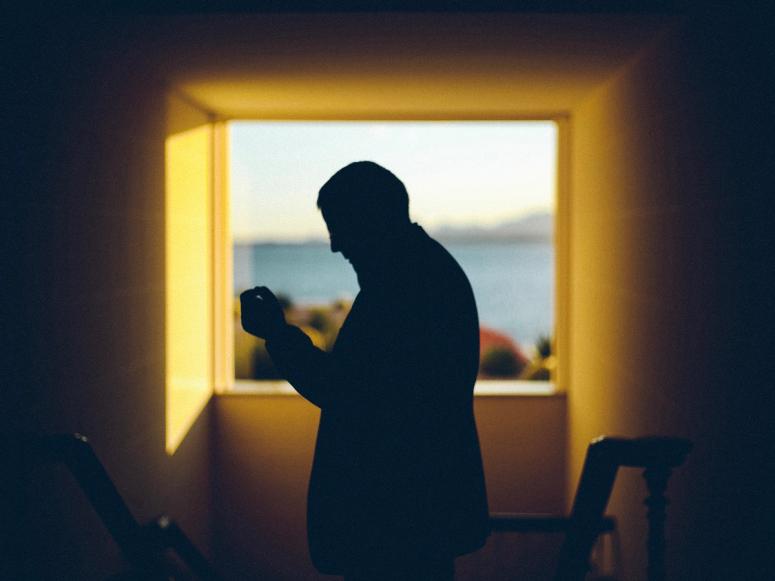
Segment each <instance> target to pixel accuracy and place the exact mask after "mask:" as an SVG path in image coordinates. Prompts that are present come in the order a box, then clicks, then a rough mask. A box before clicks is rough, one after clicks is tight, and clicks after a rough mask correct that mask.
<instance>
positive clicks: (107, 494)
mask: <svg viewBox="0 0 775 581" xmlns="http://www.w3.org/2000/svg"><path fill="white" fill-rule="evenodd" d="M22 448H23V451H24V454H23V456H24V457H25V458H26V461H28V462H36V463H39V462H50V463H54V462H61V463H63V464H64V465H65V466H66V467H67V469H68V470H69V471H70V473H71V474H72V475H73V476H74V477H75V479H76V481H77V482H78V485H79V486H80V488H81V490H82V491H83V492H84V494H85V495H86V497H87V498H88V500H89V502H90V504H91V506H92V507H93V508H94V510H95V512H96V513H97V515H98V516H99V517H100V519H101V520H102V522H103V524H104V525H105V527H106V529H107V530H108V532H109V533H110V535H111V536H112V537H113V539H114V540H115V541H116V544H117V545H118V546H119V548H120V549H121V552H122V553H123V554H124V556H125V558H126V559H127V561H128V563H129V566H130V569H129V570H128V571H126V572H125V573H122V574H120V575H119V576H117V577H116V578H115V579H124V580H129V579H143V580H156V579H159V580H161V579H164V580H165V581H169V580H170V579H190V578H195V579H201V580H203V581H204V580H207V581H215V580H216V579H217V575H216V574H215V571H214V570H213V569H212V567H211V566H210V563H209V562H208V561H207V559H206V558H205V557H204V555H202V553H201V552H200V551H199V549H197V547H196V546H195V545H194V544H193V543H192V542H191V540H190V539H189V538H188V537H187V536H186V535H185V533H184V532H183V531H182V529H181V528H180V527H179V526H178V525H177V524H176V523H175V522H174V521H173V520H172V519H171V518H170V517H168V516H166V515H162V516H160V517H158V518H156V519H154V520H153V521H151V522H149V523H148V524H146V525H140V524H139V523H138V522H137V520H135V518H134V517H133V516H132V513H131V512H130V511H129V508H128V507H127V505H126V503H125V502H124V499H123V498H122V497H121V495H120V494H119V492H118V490H117V489H116V486H115V484H114V483H113V481H112V480H111V478H110V476H109V475H108V473H107V471H106V470H105V467H104V466H103V465H102V462H100V460H99V458H98V457H97V455H96V454H95V453H94V450H93V449H92V447H91V444H90V443H89V440H88V439H87V438H86V437H85V436H82V435H80V434H66V435H53V436H26V437H23V439H22ZM170 551H172V552H173V553H174V555H175V556H176V557H177V558H173V555H170V554H169V552H170Z"/></svg>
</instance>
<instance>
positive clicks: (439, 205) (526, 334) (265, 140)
mask: <svg viewBox="0 0 775 581" xmlns="http://www.w3.org/2000/svg"><path fill="white" fill-rule="evenodd" d="M230 136H231V143H230V164H231V166H230V183H231V208H232V214H231V223H232V228H233V236H234V247H233V250H234V293H235V297H236V296H238V295H239V293H240V292H241V291H242V290H244V289H246V288H249V287H252V286H255V285H258V284H261V285H265V286H268V287H269V288H271V289H273V290H274V291H275V292H276V293H277V294H280V295H282V296H283V298H284V300H286V303H287V305H288V306H287V316H288V318H289V319H290V320H291V321H292V322H294V323H296V324H299V325H300V326H302V327H303V328H304V329H305V331H307V332H308V334H310V336H311V337H312V338H313V341H315V342H316V343H317V344H319V345H320V346H322V347H324V348H330V347H331V345H332V343H333V341H334V339H335V337H336V331H337V329H338V327H339V325H340V324H341V321H342V320H343V318H344V317H345V316H346V313H347V309H348V308H349V304H350V302H351V301H352V299H353V297H354V296H355V295H356V294H357V292H358V285H357V280H356V277H355V274H354V273H353V271H352V269H351V268H350V266H349V264H348V263H347V262H346V261H345V260H344V259H343V258H342V257H341V255H339V254H332V253H331V252H330V250H329V247H328V238H327V232H326V229H325V225H324V223H323V220H322V217H321V216H320V213H319V212H318V210H317V208H316V205H315V202H316V198H317V192H318V189H319V188H320V186H321V185H323V183H325V181H326V180H327V179H328V178H329V177H330V176H331V175H332V174H333V173H334V172H336V171H337V170H338V169H340V168H341V167H343V166H345V165H347V164H348V163H350V162H352V161H358V160H364V159H368V160H372V161H375V162H377V163H379V164H381V165H383V166H385V167H387V168H388V169H390V170H391V171H392V172H393V173H395V174H396V175H397V176H398V177H399V179H401V180H402V181H403V182H404V184H405V185H406V187H407V190H408V191H409V197H410V213H411V217H412V220H413V221H415V222H417V223H419V224H420V225H421V226H423V227H424V228H425V229H426V231H428V232H429V233H430V234H431V236H433V237H434V238H436V239H437V240H439V241H440V242H442V244H444V245H445V246H446V247H447V249H448V250H449V251H450V252H451V253H452V254H453V256H455V258H456V259H457V260H458V262H459V263H460V264H461V266H462V267H463V269H464V270H465V272H466V274H467V275H468V277H469V279H470V281H471V284H472V286H473V289H474V293H475V295H476V299H477V306H478V309H479V318H480V324H481V343H482V352H481V359H482V366H481V369H480V379H487V378H497V379H501V378H510V379H516V378H521V379H544V380H545V379H549V369H550V368H551V367H552V366H553V365H554V358H553V357H551V353H550V352H551V351H552V348H551V343H552V336H553V330H554V304H553V303H554V279H555V276H554V265H555V257H554V254H555V251H554V243H553V226H554V213H555V198H556V196H555V190H556V163H557V129H556V125H555V124H554V123H553V122H551V121H542V122H537V121H530V122H525V121H510V122H472V121H465V122H384V123H381V122H316V123H313V122H239V123H232V124H231V130H230ZM236 314H237V309H236V308H235V316H236ZM276 376H277V375H276V372H275V371H274V369H273V368H272V365H271V360H270V359H269V357H268V356H267V354H266V352H265V351H264V350H263V346H262V343H261V341H260V340H257V339H255V338H253V337H250V336H249V335H247V334H245V333H244V332H243V331H242V330H241V327H240V325H239V322H238V321H236V324H235V377H236V378H237V379H271V378H275V377H276Z"/></svg>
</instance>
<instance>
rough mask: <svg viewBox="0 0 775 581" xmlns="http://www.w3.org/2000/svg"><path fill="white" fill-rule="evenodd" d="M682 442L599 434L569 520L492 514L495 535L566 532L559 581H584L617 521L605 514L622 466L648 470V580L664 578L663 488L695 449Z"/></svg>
mask: <svg viewBox="0 0 775 581" xmlns="http://www.w3.org/2000/svg"><path fill="white" fill-rule="evenodd" d="M691 447H692V444H691V442H690V441H688V440H685V439H681V438H669V437H656V436H652V437H644V438H633V439H627V438H613V437H606V436H601V437H600V438H597V439H595V440H593V441H592V443H590V445H589V448H588V449H587V457H586V459H585V461H584V468H583V470H582V473H581V478H580V480H579V485H578V488H577V489H576V497H575V499H574V501H573V508H572V509H571V513H570V515H568V516H562V515H531V514H511V513H492V514H491V515H490V524H491V526H492V529H493V531H495V532H497V531H501V532H506V531H508V532H564V533H565V537H564V540H563V544H562V547H561V549H560V556H559V563H558V564H557V569H556V571H555V575H554V580H555V581H583V579H584V577H585V576H586V574H587V572H588V571H589V565H590V564H589V558H590V554H591V552H592V548H593V546H594V544H595V541H596V540H597V537H598V535H600V534H601V533H602V532H606V531H611V530H613V529H614V527H615V521H614V520H613V518H611V517H606V516H604V511H605V508H606V505H607V504H608V499H609V498H610V496H611V490H612V489H613V485H614V480H615V479H616V472H617V470H618V469H619V467H620V466H626V467H635V468H645V470H644V472H643V477H644V478H645V480H646V485H647V486H648V490H649V496H648V498H646V501H645V504H646V506H647V507H648V515H647V518H648V527H649V530H648V540H647V550H648V571H647V573H648V579H649V581H663V580H664V578H665V507H666V506H667V499H666V498H665V490H666V488H667V482H668V480H669V478H670V474H671V472H672V470H673V468H676V467H678V466H680V465H681V464H682V463H683V462H684V460H685V458H686V455H687V454H688V452H689V450H690V449H691Z"/></svg>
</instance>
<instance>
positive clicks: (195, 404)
mask: <svg viewBox="0 0 775 581" xmlns="http://www.w3.org/2000/svg"><path fill="white" fill-rule="evenodd" d="M168 107H169V108H168V116H169V117H173V116H174V117H175V121H176V123H174V124H173V123H169V125H170V126H171V127H170V129H169V130H168V135H167V138H166V139H165V144H164V173H165V188H164V190H165V191H164V195H165V210H164V215H165V267H164V269H165V308H164V312H165V353H166V357H165V367H166V381H165V391H166V407H165V410H166V411H165V414H166V449H167V453H169V454H173V453H174V452H175V450H177V448H178V446H179V445H180V443H181V442H182V440H183V438H185V436H186V434H187V433H188V430H189V429H190V428H191V424H192V423H193V422H194V421H195V420H196V418H197V416H198V415H199V414H200V412H201V411H202V409H203V408H204V406H205V405H207V402H208V401H209V399H210V395H212V393H213V375H214V373H213V343H214V341H213V339H214V338H213V222H214V217H213V207H214V206H213V191H212V185H213V127H212V124H210V123H208V119H207V118H206V117H204V116H203V115H202V114H201V113H200V112H198V111H196V110H195V109H194V108H193V107H191V106H190V105H188V104H187V103H186V102H184V101H182V100H181V99H179V98H176V97H175V96H170V97H169V99H168ZM183 111H185V113H183ZM184 115H185V116H187V117H192V118H193V119H192V121H193V120H194V119H197V121H196V122H195V123H194V126H193V127H185V128H184V127H175V126H174V125H178V124H179V122H178V119H179V118H181V117H183V116H184ZM203 117H204V118H203ZM170 121H172V119H170Z"/></svg>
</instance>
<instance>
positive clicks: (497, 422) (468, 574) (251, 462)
mask: <svg viewBox="0 0 775 581" xmlns="http://www.w3.org/2000/svg"><path fill="white" fill-rule="evenodd" d="M475 409H476V417H477V424H478V428H479V436H480V439H481V445H482V453H483V457H484V464H485V474H486V479H487V490H488V495H489V501H490V509H491V510H493V511H503V512H562V511H563V510H564V497H563V496H564V466H565V445H564V442H565V437H566V435H565V399H564V397H563V396H535V397H531V396H520V397H505V398H504V397H488V396H484V397H478V398H477V399H476V403H475ZM215 410H216V418H217V419H216V422H217V434H216V461H215V467H214V470H215V491H214V497H215V509H216V514H217V518H216V528H215V542H216V555H217V557H216V558H217V562H218V565H219V567H221V568H222V570H223V572H224V574H225V575H226V577H227V578H229V579H262V578H266V579H278V580H279V579H288V580H291V579H293V580H301V579H320V578H324V577H323V576H320V575H318V574H317V573H316V572H315V571H314V569H313V568H312V564H311V562H310V560H309V556H308V552H307V541H306V528H305V526H306V520H305V514H306V494H307V482H308V480H309V472H310V468H311V466H312V454H313V450H314V445H315V435H316V433H317V422H318V417H319V414H318V410H317V408H316V407H315V406H313V405H312V404H310V403H308V402H307V401H306V400H304V399H302V398H301V397H300V396H255V395H236V394H235V395H223V396H217V400H216V406H215ZM554 541H555V539H550V542H549V544H547V541H546V539H545V538H541V536H540V535H539V536H538V537H537V538H530V537H527V536H525V537H524V538H521V539H519V540H516V539H515V538H513V537H512V536H511V535H506V536H502V535H498V536H497V537H492V538H491V540H490V542H489V543H488V546H487V547H486V548H485V549H483V550H482V551H480V552H478V553H476V554H474V555H472V556H470V557H466V558H461V559H458V564H457V565H458V569H459V575H458V577H457V579H458V580H459V581H464V580H474V579H481V580H483V581H484V580H494V581H497V580H498V579H505V578H508V576H509V575H512V578H513V576H514V575H517V576H520V575H525V574H526V572H531V571H533V572H535V571H543V573H544V574H546V575H548V573H550V572H551V557H552V556H553V553H552V549H553V548H554V544H553V543H554ZM533 578H535V577H533ZM539 578H540V577H539Z"/></svg>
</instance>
